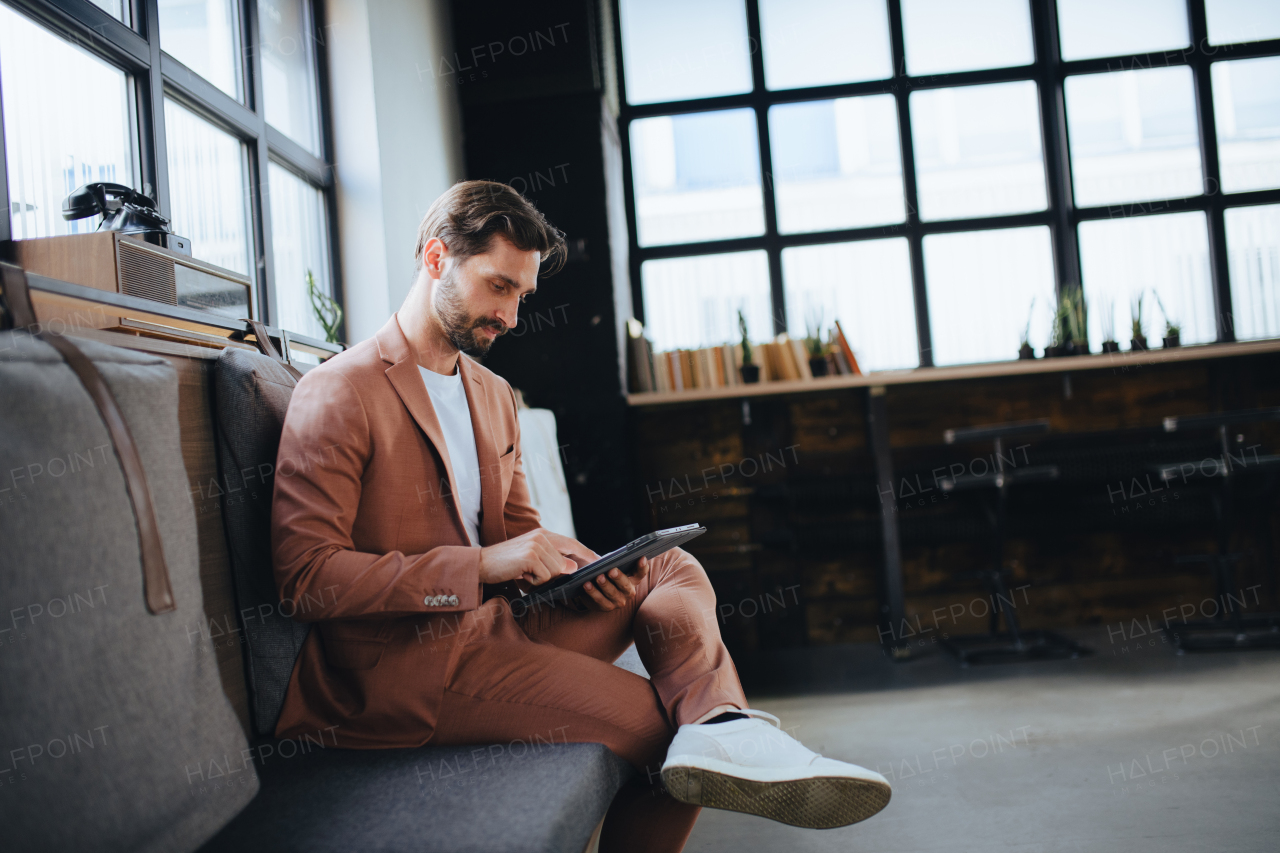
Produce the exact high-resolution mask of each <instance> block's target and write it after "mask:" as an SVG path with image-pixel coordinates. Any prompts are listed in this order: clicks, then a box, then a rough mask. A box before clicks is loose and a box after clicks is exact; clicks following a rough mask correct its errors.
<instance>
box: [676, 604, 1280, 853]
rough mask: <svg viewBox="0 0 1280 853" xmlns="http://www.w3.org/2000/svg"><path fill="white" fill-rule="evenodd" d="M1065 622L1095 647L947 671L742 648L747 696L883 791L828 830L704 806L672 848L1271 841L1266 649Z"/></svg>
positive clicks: (1271, 661)
mask: <svg viewBox="0 0 1280 853" xmlns="http://www.w3.org/2000/svg"><path fill="white" fill-rule="evenodd" d="M1070 633H1071V635H1072V636H1073V637H1074V638H1075V639H1078V640H1081V641H1084V642H1085V643H1086V644H1088V645H1090V646H1091V647H1092V648H1094V649H1095V650H1096V651H1097V654H1096V655H1095V656H1093V657H1091V658H1086V659H1082V660H1076V661H1060V662H1041V663H1033V664H1016V665H1008V664H1003V665H988V666H983V667H977V666H975V667H970V668H968V669H961V668H959V667H958V666H957V665H956V664H955V662H954V661H953V660H952V659H951V658H950V657H948V656H945V655H944V654H942V653H940V652H939V653H932V654H928V655H926V656H924V657H922V658H920V659H918V660H914V661H911V662H907V663H902V664H893V663H890V662H888V661H887V660H885V659H884V658H883V657H882V656H881V655H880V653H879V650H878V649H876V648H874V647H870V646H832V647H820V648H813V649H796V650H787V651H784V652H774V653H769V654H767V655H762V656H759V657H757V658H755V659H752V660H744V661H740V662H739V669H740V671H741V674H742V676H743V681H744V684H745V685H746V686H747V692H748V696H749V697H750V699H751V702H752V704H753V705H754V706H755V707H758V708H761V709H763V710H766V711H769V712H770V713H773V714H776V715H778V716H779V717H781V719H782V723H783V726H784V727H785V728H787V729H788V730H789V731H791V733H792V734H793V735H794V736H796V737H798V738H799V739H800V740H801V741H802V742H803V743H804V744H805V745H806V746H809V747H810V748H812V749H815V750H817V751H819V752H822V753H824V754H825V755H828V756H831V757H833V758H839V759H842V760H845V761H852V762H855V763H857V764H861V765H863V766H865V767H870V768H873V769H878V770H879V771H880V772H881V773H883V774H884V775H885V776H886V777H888V778H889V779H890V781H891V782H892V783H893V786H894V788H893V800H892V802H890V804H889V806H888V808H886V809H885V810H884V811H883V812H881V813H880V814H879V815H877V816H875V817H873V818H871V819H870V820H868V821H865V822H864V823H861V824H856V825H854V826H851V827H845V828H843V829H836V830H826V831H813V830H802V829H796V828H793V827H788V826H784V825H782V824H778V823H774V822H772V821H768V820H764V819H762V818H756V817H750V816H747V815H740V814H736V813H733V812H724V811H715V810H712V809H705V810H703V813H702V817H701V818H700V819H699V821H698V824H697V826H696V827H695V829H694V832H693V836H692V837H691V838H690V841H689V844H688V846H687V847H686V848H685V849H686V850H687V851H689V853H711V851H735V853H737V852H738V851H744V850H750V851H786V853H802V851H842V853H853V852H854V851H894V853H909V851H947V853H964V852H965V851H974V853H979V851H981V853H990V851H1003V853H1058V852H1059V851H1073V853H1074V851H1087V853H1092V851H1108V853H1110V852H1111V851H1114V853H1147V851H1151V853H1156V851H1159V853H1171V851H1178V853H1181V852H1182V851H1204V853H1245V851H1249V853H1262V851H1267V853H1276V851H1280V651H1245V652H1228V653H1207V654H1206V653H1201V654H1189V655H1184V656H1178V655H1175V654H1174V653H1173V650H1172V648H1171V647H1170V646H1169V645H1168V644H1167V643H1165V642H1164V641H1163V638H1162V636H1161V635H1155V636H1154V637H1151V636H1148V637H1139V638H1137V639H1130V640H1128V641H1125V642H1122V640H1121V639H1120V638H1118V637H1109V636H1108V633H1107V632H1106V631H1105V630H1103V631H1080V632H1070ZM1112 640H1114V642H1112ZM1122 649H1123V651H1122Z"/></svg>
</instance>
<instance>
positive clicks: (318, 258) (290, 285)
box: [267, 163, 333, 341]
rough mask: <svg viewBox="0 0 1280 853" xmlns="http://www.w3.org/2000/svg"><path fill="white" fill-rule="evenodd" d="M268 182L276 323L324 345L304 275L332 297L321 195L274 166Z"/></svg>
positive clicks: (291, 174) (322, 333)
mask: <svg viewBox="0 0 1280 853" xmlns="http://www.w3.org/2000/svg"><path fill="white" fill-rule="evenodd" d="M267 181H268V184H269V187H270V190H271V248H272V253H273V255H274V256H275V257H274V261H273V263H272V267H273V270H274V284H275V291H276V317H275V324H276V325H277V326H280V327H281V328H283V329H287V330H289V331H290V332H298V333H299V334H303V335H310V336H311V337H313V338H319V339H320V340H322V341H323V340H324V339H325V331H324V327H323V326H321V325H320V321H319V320H317V319H316V315H315V312H314V311H313V310H312V308H311V297H310V294H309V293H308V290H307V273H308V272H309V273H311V275H312V276H313V277H314V278H315V282H316V288H317V289H319V290H320V292H321V293H324V294H326V295H329V296H332V295H333V285H332V284H331V282H330V279H329V240H328V223H327V221H326V218H325V214H324V194H323V193H321V192H320V190H318V189H316V188H315V187H313V186H311V184H309V183H307V182H306V181H304V180H302V178H299V177H298V176H297V175H295V174H294V173H293V172H290V171H289V170H288V169H286V168H284V167H283V166H279V165H277V164H275V163H271V164H269V165H268V167H267Z"/></svg>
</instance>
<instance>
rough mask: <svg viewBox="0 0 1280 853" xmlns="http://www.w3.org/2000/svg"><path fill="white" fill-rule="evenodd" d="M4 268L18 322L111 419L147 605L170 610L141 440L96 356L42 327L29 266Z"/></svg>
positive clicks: (106, 420) (10, 303)
mask: <svg viewBox="0 0 1280 853" xmlns="http://www.w3.org/2000/svg"><path fill="white" fill-rule="evenodd" d="M0 268H2V269H3V272H4V299H5V303H6V305H7V306H8V309H9V316H10V317H11V319H12V320H13V326H14V328H25V329H27V330H29V331H30V332H31V333H32V334H33V335H35V336H36V337H37V338H39V339H40V340H42V341H44V342H45V343H47V344H49V345H50V346H52V347H53V348H54V349H55V350H57V351H58V354H59V355H61V356H62V358H63V360H64V361H66V363H67V366H69V367H70V368H71V370H72V372H73V373H75V375H76V376H77V378H79V380H80V383H81V384H82V385H84V389H85V390H86V391H88V392H89V396H90V397H91V398H92V399H93V402H94V405H96V406H97V407H98V414H99V415H101V416H102V420H103V422H104V423H105V424H106V425H107V433H108V434H109V435H110V436H111V444H112V446H113V447H114V448H115V451H116V457H117V458H118V459H119V460H120V468H121V470H122V471H123V472H124V482H125V487H126V488H127V489H128V490H129V499H130V501H131V502H132V503H133V515H134V518H135V519H136V520H137V524H138V547H139V550H140V551H141V554H142V584H143V593H144V595H145V596H146V601H147V610H149V611H151V612H152V613H166V612H168V611H170V610H174V609H176V607H177V605H176V604H175V602H174V600H173V587H172V586H171V585H170V583H169V567H168V566H167V565H166V564H165V561H164V546H163V545H162V543H161V540H160V525H159V523H158V522H157V521H156V509H155V505H154V504H153V503H152V501H151V488H150V486H148V485H147V475H146V471H145V470H144V469H143V467H142V458H141V457H140V456H139V455H138V446H137V445H136V444H134V441H133V435H132V434H131V433H130V432H129V424H128V423H127V422H126V421H125V419H124V415H123V414H121V412H120V407H119V405H117V403H116V398H115V396H114V395H113V394H112V393H111V388H110V387H109V386H108V385H107V383H106V380H104V379H103V378H102V374H101V373H99V372H98V368H96V367H95V366H94V365H93V362H91V361H90V360H89V359H88V358H87V357H86V356H85V354H84V353H82V352H81V351H80V349H79V348H78V347H77V346H76V345H75V344H73V343H71V341H69V340H67V338H66V336H64V335H53V334H49V333H48V332H45V331H44V330H42V329H41V328H40V327H39V325H38V324H37V322H36V314H35V310H34V309H33V308H32V306H31V294H30V292H29V291H28V289H27V274H26V272H25V271H24V270H23V269H22V268H20V267H15V266H12V265H11V264H0Z"/></svg>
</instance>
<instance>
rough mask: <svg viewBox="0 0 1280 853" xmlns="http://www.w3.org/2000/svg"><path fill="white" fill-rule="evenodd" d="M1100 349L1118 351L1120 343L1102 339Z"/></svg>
mask: <svg viewBox="0 0 1280 853" xmlns="http://www.w3.org/2000/svg"><path fill="white" fill-rule="evenodd" d="M1102 351H1103V352H1120V344H1118V343H1117V342H1115V341H1103V342H1102Z"/></svg>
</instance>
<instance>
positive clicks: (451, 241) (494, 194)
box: [414, 181, 566, 275]
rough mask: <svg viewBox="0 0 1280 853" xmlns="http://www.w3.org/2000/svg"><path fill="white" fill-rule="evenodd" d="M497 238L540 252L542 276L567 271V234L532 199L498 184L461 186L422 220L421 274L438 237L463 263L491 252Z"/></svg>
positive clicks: (465, 183)
mask: <svg viewBox="0 0 1280 853" xmlns="http://www.w3.org/2000/svg"><path fill="white" fill-rule="evenodd" d="M495 234H501V235H502V236H504V237H506V238H507V239H508V240H510V241H511V243H512V245H514V246H515V247H516V248H517V249H520V250H521V251H525V252H529V251H533V250H535V249H536V250H537V251H538V253H539V254H540V255H541V262H542V275H551V274H552V273H554V272H558V271H559V270H560V268H561V267H563V266H564V261H565V254H566V247H565V243H564V234H562V233H561V232H560V231H559V230H558V229H557V228H555V226H553V225H552V224H551V223H550V222H547V219H546V217H545V216H543V215H542V214H541V213H540V212H539V211H538V209H537V208H536V207H534V206H533V205H532V204H531V203H530V202H529V200H528V199H526V198H525V197H524V196H522V195H520V193H518V192H516V191H515V190H513V189H512V188H511V187H509V186H507V185H506V184H500V183H498V182H496V181H459V182H458V183H456V184H454V185H453V186H452V187H450V188H449V189H448V191H447V192H445V193H444V195H442V196H440V197H439V198H438V199H436V200H435V202H434V203H433V204H432V205H431V209H430V210H428V211H427V215H426V216H424V217H422V223H421V224H420V225H419V226H418V245H417V248H416V249H415V250H414V257H415V259H416V260H417V268H418V269H422V253H423V250H424V249H425V248H426V245H427V241H428V240H430V239H431V238H432V237H438V238H439V239H440V240H441V242H443V243H444V244H445V246H447V247H448V249H449V252H450V253H451V254H452V255H453V256H454V257H456V258H458V260H460V261H461V260H464V259H466V258H469V257H471V256H473V255H482V254H484V253H485V252H487V251H489V246H490V244H491V243H492V242H493V237H494V235H495Z"/></svg>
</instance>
